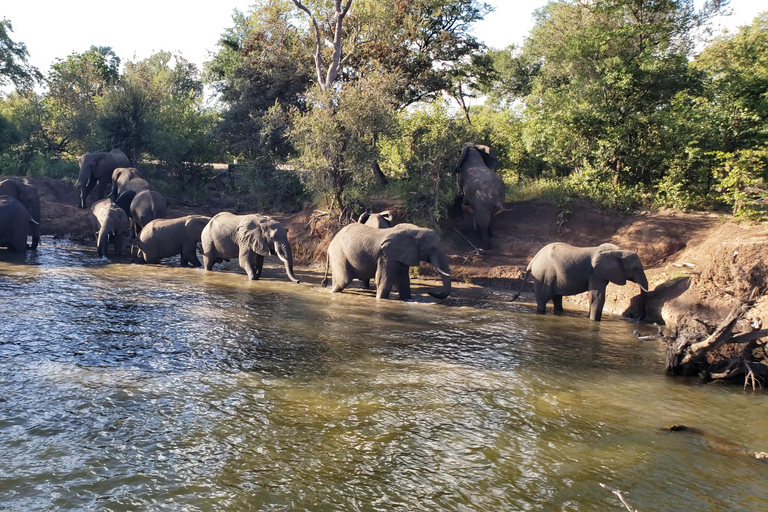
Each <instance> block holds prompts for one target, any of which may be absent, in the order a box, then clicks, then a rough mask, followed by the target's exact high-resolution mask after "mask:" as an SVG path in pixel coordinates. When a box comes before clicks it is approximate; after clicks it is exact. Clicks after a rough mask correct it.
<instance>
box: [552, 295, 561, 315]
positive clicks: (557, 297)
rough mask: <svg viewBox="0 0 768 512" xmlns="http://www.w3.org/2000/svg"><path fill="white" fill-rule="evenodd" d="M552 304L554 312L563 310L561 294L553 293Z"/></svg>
mask: <svg viewBox="0 0 768 512" xmlns="http://www.w3.org/2000/svg"><path fill="white" fill-rule="evenodd" d="M552 304H553V305H554V306H555V307H554V310H555V313H562V312H563V296H562V295H555V296H554V297H552Z"/></svg>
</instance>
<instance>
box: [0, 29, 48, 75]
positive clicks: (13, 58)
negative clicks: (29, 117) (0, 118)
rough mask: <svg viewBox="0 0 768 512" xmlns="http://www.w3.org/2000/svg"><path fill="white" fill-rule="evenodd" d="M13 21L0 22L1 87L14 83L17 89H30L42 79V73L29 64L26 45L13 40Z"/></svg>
mask: <svg viewBox="0 0 768 512" xmlns="http://www.w3.org/2000/svg"><path fill="white" fill-rule="evenodd" d="M11 32H13V26H12V25H11V21H10V20H8V19H5V18H3V20H2V21H0V86H5V85H8V83H9V82H10V83H13V85H14V86H16V88H17V89H29V88H31V87H32V85H34V83H35V82H36V81H38V80H40V79H41V78H42V75H41V74H40V71H38V69H37V68H36V67H34V66H32V65H31V64H29V62H27V58H29V52H28V51H27V46H26V45H25V44H24V43H17V42H15V41H14V40H13V39H11Z"/></svg>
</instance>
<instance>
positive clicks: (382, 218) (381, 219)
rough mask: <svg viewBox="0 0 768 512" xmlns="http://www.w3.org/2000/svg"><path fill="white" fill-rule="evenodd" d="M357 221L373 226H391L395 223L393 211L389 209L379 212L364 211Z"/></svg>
mask: <svg viewBox="0 0 768 512" xmlns="http://www.w3.org/2000/svg"><path fill="white" fill-rule="evenodd" d="M357 222H358V223H360V224H365V225H366V226H370V227H372V228H391V227H392V226H393V225H394V223H393V219H392V212H390V211H389V210H387V211H383V212H379V213H370V212H365V213H362V214H360V218H359V219H357Z"/></svg>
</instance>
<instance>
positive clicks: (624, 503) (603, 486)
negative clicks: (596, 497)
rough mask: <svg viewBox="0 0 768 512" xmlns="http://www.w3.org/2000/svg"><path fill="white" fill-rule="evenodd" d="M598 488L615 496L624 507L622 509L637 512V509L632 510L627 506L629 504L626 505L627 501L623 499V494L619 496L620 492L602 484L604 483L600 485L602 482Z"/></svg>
mask: <svg viewBox="0 0 768 512" xmlns="http://www.w3.org/2000/svg"><path fill="white" fill-rule="evenodd" d="M600 487H602V488H603V489H605V490H607V491H611V492H612V493H613V494H615V495H616V497H617V498H619V500H621V503H622V504H623V505H624V507H625V508H626V509H627V510H629V512H637V509H634V508H632V507H631V506H630V505H629V503H627V500H626V499H624V495H623V494H621V491H620V490H618V489H614V488H613V487H610V486H608V485H605V484H604V483H602V482H600Z"/></svg>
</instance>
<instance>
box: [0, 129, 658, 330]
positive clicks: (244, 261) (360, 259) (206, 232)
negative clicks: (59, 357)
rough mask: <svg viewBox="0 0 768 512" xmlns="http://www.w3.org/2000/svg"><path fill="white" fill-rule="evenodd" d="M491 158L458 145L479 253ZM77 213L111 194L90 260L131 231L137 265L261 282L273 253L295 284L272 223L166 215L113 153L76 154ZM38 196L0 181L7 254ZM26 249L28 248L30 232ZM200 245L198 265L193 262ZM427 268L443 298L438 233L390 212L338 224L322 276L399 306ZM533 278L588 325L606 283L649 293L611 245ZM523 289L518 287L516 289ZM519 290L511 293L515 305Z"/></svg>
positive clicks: (493, 197) (636, 267) (95, 215)
mask: <svg viewBox="0 0 768 512" xmlns="http://www.w3.org/2000/svg"><path fill="white" fill-rule="evenodd" d="M495 162H496V156H495V154H494V153H493V151H492V150H491V149H490V148H488V147H487V146H479V145H473V144H465V145H464V146H463V147H462V150H461V154H460V156H459V158H458V162H457V165H456V174H457V184H458V192H457V195H456V201H455V202H454V207H455V212H460V211H461V209H463V206H465V205H466V206H469V207H470V208H471V210H472V214H473V222H474V225H475V229H476V230H477V231H478V232H479V234H480V237H481V239H482V242H483V246H484V247H485V248H489V247H490V224H491V217H492V216H493V215H494V214H495V213H496V212H498V211H502V210H503V209H504V206H503V203H504V195H505V187H504V182H503V180H502V179H501V177H500V176H499V175H498V174H497V173H496V172H494V171H493V170H492V168H493V166H494V165H495ZM79 183H80V187H81V191H80V207H81V208H85V207H86V200H87V198H88V195H89V194H90V192H91V191H92V190H93V189H94V188H96V190H97V193H98V194H99V196H100V197H101V196H103V195H104V194H105V192H106V189H107V185H109V184H110V183H111V189H110V193H109V195H108V196H107V197H106V198H104V199H99V200H97V201H96V202H95V203H93V205H92V206H91V210H90V218H91V223H92V227H93V231H94V236H95V237H96V247H97V254H98V255H99V256H106V254H107V247H108V245H109V244H113V246H114V253H115V255H120V254H121V249H122V244H123V236H124V235H125V234H127V233H128V231H129V230H130V238H131V240H132V244H131V256H132V259H133V261H134V262H137V263H158V262H159V261H160V260H161V259H164V258H169V257H172V256H175V255H180V256H181V265H182V266H186V265H192V266H194V267H200V266H205V269H206V270H213V266H214V264H216V263H220V262H222V261H225V260H226V261H229V260H230V259H232V258H237V261H238V263H239V265H240V267H241V268H242V269H243V270H245V272H246V273H247V275H248V278H249V279H253V280H255V279H259V278H260V277H261V273H262V267H263V264H264V257H265V256H267V255H270V254H271V255H273V256H277V257H278V258H279V259H280V260H281V261H282V262H283V264H284V265H285V271H286V274H287V276H288V278H289V279H290V280H291V281H293V282H295V283H298V282H300V280H299V278H298V277H296V275H295V274H294V271H293V256H292V251H291V246H290V242H289V240H288V234H287V231H286V229H285V228H284V227H283V226H282V225H281V224H280V223H279V222H278V221H276V220H274V219H272V218H270V217H268V216H266V215H261V214H250V215H235V214H232V213H229V212H221V213H218V214H216V215H215V216H213V217H207V216H202V215H187V216H185V217H181V218H170V219H169V218H165V216H166V212H167V207H168V203H167V201H166V199H165V198H164V197H163V196H162V194H160V193H159V192H158V191H157V190H156V189H155V188H154V187H153V186H152V185H151V184H150V183H149V182H147V181H146V180H145V179H143V178H142V177H141V176H140V175H139V173H138V171H137V170H136V169H135V168H133V167H131V166H130V161H129V160H128V158H127V157H126V156H125V155H124V154H123V153H122V152H121V151H119V150H113V151H111V152H108V153H107V152H97V153H87V154H85V155H83V156H82V157H81V158H80V176H79ZM39 233H40V200H39V196H38V193H37V190H35V188H34V187H33V186H31V185H27V184H24V183H21V182H18V181H15V180H4V181H0V247H7V248H8V249H9V250H10V251H16V252H23V251H25V250H26V249H31V250H35V249H36V248H37V245H38V243H39ZM29 235H31V236H32V243H31V244H30V245H27V238H28V236H29ZM198 246H199V247H200V250H201V252H202V256H203V262H202V263H201V262H200V260H199V259H198V256H197V250H198ZM422 261H423V262H428V263H430V264H431V265H432V266H433V267H434V268H435V270H436V271H437V272H438V273H439V274H440V276H441V278H442V283H443V285H442V289H441V290H439V291H429V292H428V293H429V294H430V295H432V296H433V297H435V298H437V299H445V298H446V297H448V295H449V294H450V292H451V270H450V268H449V265H448V258H447V256H446V254H445V251H444V249H443V247H442V244H441V241H440V237H439V236H438V234H437V233H436V232H435V231H433V230H431V229H427V228H422V227H419V226H416V225H414V224H408V223H403V224H397V225H393V218H392V215H391V213H390V212H381V213H378V214H370V213H364V214H363V215H361V216H360V218H359V220H358V222H356V223H351V224H349V225H347V226H345V227H343V228H342V229H341V230H340V231H339V232H338V233H337V234H336V236H335V237H334V238H333V240H332V241H331V243H330V245H329V246H328V251H327V257H326V265H325V276H324V277H323V280H322V286H326V285H327V284H328V271H329V269H330V270H331V273H332V278H333V285H332V288H331V292H341V291H342V290H344V289H345V288H346V287H348V286H349V285H350V284H351V283H352V281H353V280H355V279H357V280H359V281H360V282H361V283H362V286H363V287H364V288H369V287H370V280H371V279H373V280H374V285H375V287H376V297H377V298H381V299H386V298H389V295H390V293H391V291H392V288H393V287H394V288H396V289H397V291H398V294H399V298H400V299H401V300H409V299H411V298H412V294H411V286H410V268H411V267H414V266H418V265H419V263H420V262H422ZM529 276H531V277H532V278H533V283H534V295H535V297H536V304H537V307H536V311H537V313H544V312H545V309H546V304H547V302H549V301H552V302H553V305H554V310H555V311H556V312H559V311H562V309H563V308H562V298H563V296H565V295H575V294H579V293H582V292H585V291H589V292H590V313H589V317H590V319H591V320H595V321H599V320H600V318H601V314H602V310H603V305H604V303H605V289H606V286H607V284H608V283H609V282H612V283H614V284H617V285H624V284H626V282H627V281H633V282H635V283H637V284H638V285H639V286H640V288H641V289H642V290H643V291H644V292H646V291H647V289H648V280H647V278H646V276H645V273H644V270H643V266H642V263H641V262H640V258H639V257H638V255H637V254H636V253H634V252H632V251H622V250H621V249H619V247H617V246H615V245H613V244H603V245H600V246H598V247H587V248H582V247H574V246H571V245H568V244H565V243H552V244H549V245H547V246H545V247H544V248H542V249H541V250H540V251H539V252H538V253H537V254H536V255H535V256H534V258H533V259H532V260H531V262H530V264H529V265H528V268H527V270H526V274H525V278H524V280H523V284H522V286H524V285H525V282H526V281H527V279H528V277H529ZM522 286H521V290H522ZM519 295H520V292H518V293H517V295H515V297H514V298H513V299H512V300H515V299H516V298H517V297H518V296H519Z"/></svg>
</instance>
